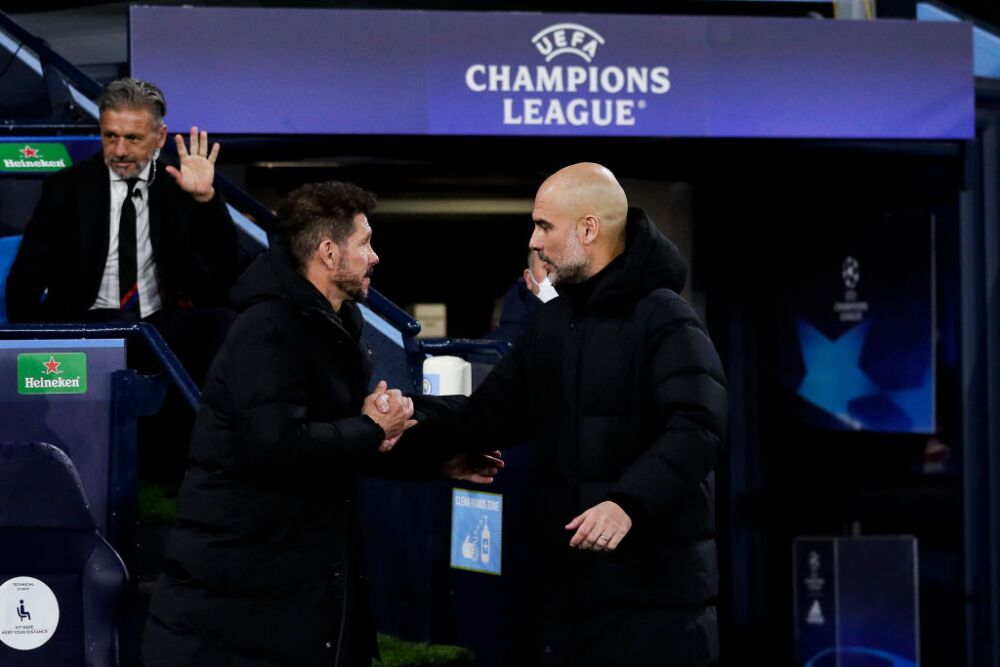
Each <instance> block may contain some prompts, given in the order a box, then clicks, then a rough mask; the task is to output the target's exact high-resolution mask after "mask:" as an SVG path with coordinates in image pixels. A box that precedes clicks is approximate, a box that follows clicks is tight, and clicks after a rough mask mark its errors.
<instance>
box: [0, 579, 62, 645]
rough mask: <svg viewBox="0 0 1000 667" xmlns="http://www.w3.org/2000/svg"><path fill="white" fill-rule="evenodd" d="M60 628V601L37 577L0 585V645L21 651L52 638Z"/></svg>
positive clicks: (9, 580) (10, 581)
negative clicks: (0, 643) (57, 628)
mask: <svg viewBox="0 0 1000 667" xmlns="http://www.w3.org/2000/svg"><path fill="white" fill-rule="evenodd" d="M58 625H59V602H58V601H56V596H55V594H54V593H53V592H52V589H51V588H49V587H48V586H46V585H45V582H43V581H39V580H38V579H35V578H34V577H15V578H13V579H8V580H7V581H5V582H3V583H2V584H0V642H3V643H4V644H6V645H7V646H9V647H11V648H13V649H17V650H19V651H30V650H32V649H36V648H38V647H39V646H41V645H42V644H44V643H45V642H47V641H49V640H50V639H52V635H53V634H55V631H56V627H57V626H58Z"/></svg>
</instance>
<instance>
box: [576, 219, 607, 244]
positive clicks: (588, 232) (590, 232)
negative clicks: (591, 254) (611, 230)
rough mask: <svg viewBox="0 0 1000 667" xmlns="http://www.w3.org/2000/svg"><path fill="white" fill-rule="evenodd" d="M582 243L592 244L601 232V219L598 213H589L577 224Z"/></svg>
mask: <svg viewBox="0 0 1000 667" xmlns="http://www.w3.org/2000/svg"><path fill="white" fill-rule="evenodd" d="M577 230H578V234H579V239H580V243H582V244H583V245H590V244H591V243H593V242H594V241H596V240H597V237H598V235H600V233H601V219H600V218H598V217H597V216H596V215H587V216H584V217H583V218H581V219H580V223H579V225H578V226H577Z"/></svg>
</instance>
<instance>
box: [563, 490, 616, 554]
mask: <svg viewBox="0 0 1000 667" xmlns="http://www.w3.org/2000/svg"><path fill="white" fill-rule="evenodd" d="M631 529H632V519H631V518H629V515H628V514H626V513H625V510H623V509H622V508H621V506H620V505H618V503H615V502H612V501H610V500H605V501H604V502H603V503H600V504H598V505H594V506H593V507H591V508H590V509H589V510H587V511H586V512H584V513H583V514H581V515H580V516H578V517H576V518H575V519H573V520H572V521H570V522H569V523H568V524H566V530H575V531H576V533H574V534H573V537H572V538H570V541H569V545H570V546H571V547H577V548H579V549H586V550H589V551H614V550H615V549H617V548H618V543H619V542H621V541H622V539H623V538H624V537H625V536H626V535H627V534H628V531H629V530H631Z"/></svg>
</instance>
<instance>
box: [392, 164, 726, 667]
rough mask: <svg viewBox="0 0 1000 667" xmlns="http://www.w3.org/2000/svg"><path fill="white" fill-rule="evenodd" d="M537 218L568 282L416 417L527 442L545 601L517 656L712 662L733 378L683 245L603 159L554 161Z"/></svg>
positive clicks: (436, 427) (573, 661)
mask: <svg viewBox="0 0 1000 667" xmlns="http://www.w3.org/2000/svg"><path fill="white" fill-rule="evenodd" d="M532 218H533V219H534V222H535V230H534V233H533V234H532V236H531V241H530V244H529V245H530V248H531V250H532V251H534V252H535V253H537V254H538V257H539V258H540V259H541V260H542V262H543V263H544V268H545V270H546V272H547V273H548V275H549V278H550V280H551V281H552V283H553V284H554V285H555V286H556V288H557V289H558V291H559V294H560V298H558V299H553V300H552V301H550V302H548V303H546V304H544V305H543V306H542V307H541V309H540V310H539V312H538V314H537V315H536V316H535V319H534V321H533V323H532V324H531V326H530V327H529V328H528V330H527V332H526V333H525V335H524V336H523V337H522V338H521V339H520V340H519V342H518V344H517V345H515V346H514V349H513V350H512V352H511V353H510V354H509V355H508V356H507V357H506V358H505V359H504V360H503V361H502V362H501V363H500V364H498V365H497V367H496V368H495V369H494V370H493V372H492V373H491V374H490V375H489V376H488V377H487V378H486V379H485V380H484V381H483V383H482V384H481V385H480V386H479V388H478V389H477V390H476V391H475V392H474V393H473V395H472V396H471V397H470V398H469V399H468V400H467V401H463V400H461V399H457V398H456V399H452V398H446V399H440V398H438V399H434V398H426V399H418V401H417V402H418V407H419V408H420V410H421V411H422V412H423V414H424V417H425V421H424V423H423V424H421V425H420V426H418V427H416V428H415V429H414V432H415V434H420V435H421V436H424V435H428V434H433V435H434V436H435V437H440V438H442V439H445V440H449V441H451V442H454V443H455V447H458V446H459V445H460V444H461V443H466V446H468V445H467V443H470V442H472V443H475V445H476V446H477V447H480V448H482V450H484V451H487V450H489V449H492V448H494V447H502V446H504V445H509V444H513V443H518V442H523V441H525V440H530V441H531V442H533V443H534V444H535V447H536V449H535V458H536V460H537V468H538V479H537V483H536V485H535V488H534V490H537V492H538V493H539V494H540V498H539V502H538V508H537V516H536V517H535V518H537V521H538V524H537V527H536V528H537V537H536V540H535V541H534V543H533V544H531V545H522V548H524V547H527V548H531V549H533V551H534V553H537V554H538V560H537V563H538V567H537V570H536V572H537V576H538V580H537V581H536V582H532V585H531V590H533V591H535V592H536V593H537V595H538V598H539V599H538V601H537V605H532V606H529V608H527V609H524V610H523V613H524V614H525V615H530V614H531V613H532V612H533V611H534V610H540V613H541V616H542V617H541V619H539V622H538V623H536V624H534V627H537V628H538V630H539V635H538V637H537V640H538V641H537V647H536V648H537V651H536V652H534V653H532V654H531V655H529V656H527V657H523V656H519V658H520V660H521V662H522V664H523V663H524V662H530V663H531V664H545V665H573V666H574V667H577V666H589V665H594V666H598V665H600V666H605V665H606V666H615V667H621V666H623V665H629V666H638V665H658V666H663V665H684V666H691V665H708V664H712V663H713V662H715V661H716V659H717V656H718V633H717V625H716V613H715V607H714V604H715V598H716V595H717V586H718V569H717V565H716V562H717V558H716V550H715V539H714V533H715V520H714V473H713V470H714V469H715V467H716V466H717V465H718V463H719V461H720V460H721V457H722V454H723V439H724V436H725V432H726V381H725V376H724V374H723V371H722V365H721V363H720V361H719V358H718V355H717V354H716V351H715V348H714V346H713V345H712V342H711V340H710V339H709V337H708V334H707V333H706V331H705V328H704V326H703V325H702V323H701V322H700V321H699V320H698V317H697V316H696V315H695V313H694V311H693V310H692V309H691V307H690V306H689V305H688V304H687V303H686V302H685V301H684V300H683V299H682V298H681V297H680V296H679V294H678V293H679V292H680V291H681V289H682V287H683V285H684V280H685V275H686V268H685V266H684V262H683V260H682V259H681V257H680V254H679V253H678V251H677V248H676V247H675V246H674V245H673V243H671V242H670V241H669V240H668V239H667V238H666V237H665V236H664V235H663V234H662V233H660V232H659V231H658V230H657V229H656V227H655V226H654V225H653V223H652V222H650V220H649V218H648V217H647V216H646V215H645V214H644V213H643V212H642V211H641V210H639V209H635V208H629V207H628V200H627V198H626V196H625V192H624V191H623V190H622V188H621V186H620V185H619V184H618V181H617V180H616V179H615V177H614V175H613V174H612V173H611V172H610V171H609V170H608V169H606V168H604V167H602V166H600V165H597V164H592V163H583V164H575V165H572V166H569V167H566V168H564V169H562V170H560V171H558V172H556V173H555V174H554V175H552V176H551V177H550V178H548V179H547V180H546V181H545V182H544V183H542V185H541V187H540V188H539V189H538V194H537V195H536V197H535V206H534V210H533V211H532ZM408 437H410V436H409V435H407V436H404V439H403V440H404V441H405V440H406V439H407V438H408ZM529 627H530V626H529ZM515 640H516V638H515V637H512V638H510V641H512V642H514V641H515Z"/></svg>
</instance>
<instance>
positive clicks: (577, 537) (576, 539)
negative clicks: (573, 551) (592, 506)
mask: <svg viewBox="0 0 1000 667" xmlns="http://www.w3.org/2000/svg"><path fill="white" fill-rule="evenodd" d="M593 530H594V519H593V517H592V516H591V514H590V513H589V512H588V513H587V518H586V519H584V520H583V523H582V524H580V527H579V528H577V530H576V533H574V535H573V537H572V538H570V540H569V544H570V546H573V547H580V548H581V549H589V548H590V547H592V546H593V545H594V538H596V537H597V535H596V534H594V535H593V537H591V533H592V532H593Z"/></svg>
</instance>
